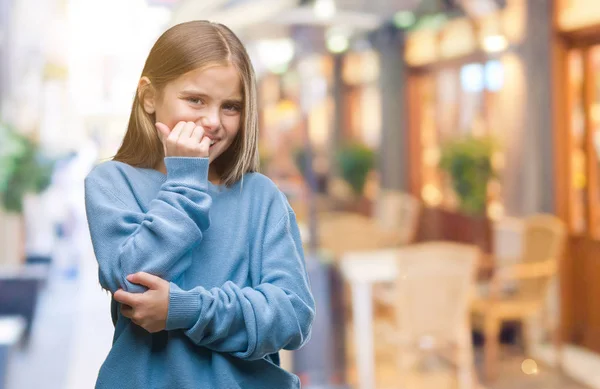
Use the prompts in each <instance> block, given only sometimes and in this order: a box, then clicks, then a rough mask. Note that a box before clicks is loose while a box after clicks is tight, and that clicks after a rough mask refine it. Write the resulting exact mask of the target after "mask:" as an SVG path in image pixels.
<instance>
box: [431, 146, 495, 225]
mask: <svg viewBox="0 0 600 389" xmlns="http://www.w3.org/2000/svg"><path fill="white" fill-rule="evenodd" d="M495 150H496V143H495V142H494V140H493V139H492V138H490V137H474V136H468V137H465V138H461V139H457V140H453V141H451V142H448V143H446V144H444V145H443V146H442V155H441V159H440V165H439V166H440V168H441V169H442V171H444V172H446V173H447V174H448V176H449V178H450V181H451V183H452V188H453V189H454V192H455V193H456V195H457V197H458V201H459V209H460V211H461V212H463V213H465V214H467V215H472V216H484V215H485V213H486V205H487V187H488V183H489V182H490V180H491V179H492V178H494V177H496V175H497V174H496V171H495V170H494V168H493V166H492V156H493V154H494V151H495Z"/></svg>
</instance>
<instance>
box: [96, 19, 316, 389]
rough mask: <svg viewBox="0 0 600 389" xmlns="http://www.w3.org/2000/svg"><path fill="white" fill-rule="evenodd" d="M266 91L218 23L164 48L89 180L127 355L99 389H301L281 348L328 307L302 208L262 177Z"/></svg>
mask: <svg viewBox="0 0 600 389" xmlns="http://www.w3.org/2000/svg"><path fill="white" fill-rule="evenodd" d="M257 138H258V120H257V108H256V86H255V77H254V72H253V69H252V65H251V63H250V60H249V58H248V54H247V53H246V50H245V49H244V46H243V45H242V43H241V42H240V41H239V39H238V38H237V37H236V36H235V35H234V34H233V33H232V32H231V31H230V30H229V29H228V28H227V27H225V26H223V25H220V24H213V23H210V22H204V21H194V22H189V23H184V24H180V25H177V26H175V27H173V28H171V29H169V30H168V31H166V32H165V33H164V34H163V35H162V36H161V37H160V38H159V39H158V41H157V42H156V43H155V45H154V47H153V48H152V50H151V51H150V54H149V56H148V59H147V60H146V64H145V66H144V70H143V72H142V77H141V79H140V81H139V85H138V88H137V93H136V96H135V99H134V102H133V107H132V110H131V116H130V119H129V125H128V128H127V133H126V134H125V138H124V140H123V144H122V145H121V148H120V149H119V151H118V153H117V154H116V156H115V157H114V160H112V161H109V162H105V163H103V164H100V165H99V166H97V167H96V168H95V169H94V170H93V171H92V172H91V173H90V174H89V175H88V177H87V178H86V182H85V188H86V209H87V217H88V223H89V228H90V233H91V237H92V242H93V246H94V252H95V254H96V258H97V261H98V265H99V278H100V284H101V285H102V287H103V288H104V289H106V290H108V291H110V292H111V293H112V294H113V305H112V317H113V322H114V324H115V334H114V338H113V346H112V349H111V351H110V353H109V354H108V357H107V358H106V361H105V362H104V364H103V365H102V367H101V369H100V372H99V375H98V381H97V383H96V388H109V389H114V388H121V389H129V388H136V389H137V388H139V389H151V388H161V389H162V388H165V389H187V388H190V389H193V388H204V389H234V388H244V389H252V388H260V389H285V388H298V387H299V386H300V383H299V379H298V377H296V376H295V375H293V374H290V373H288V372H286V371H284V370H283V369H281V368H280V367H279V366H278V364H279V357H278V351H279V350H281V349H288V350H293V349H298V348H299V347H301V346H302V345H303V344H305V343H306V341H307V340H308V339H309V337H310V330H311V325H312V321H313V317H314V314H315V305H314V301H313V298H312V295H311V292H310V289H309V282H308V279H307V274H306V269H305V263H304V257H303V251H302V244H301V241H300V235H299V232H298V227H297V224H296V220H295V216H294V212H293V211H292V209H291V208H290V206H289V204H288V202H287V200H286V198H285V197H284V196H283V194H282V193H281V192H280V191H279V190H278V189H277V187H276V186H275V185H274V184H273V182H272V181H271V180H269V179H268V178H267V177H265V176H263V175H261V174H259V173H256V170H257V167H258V147H257Z"/></svg>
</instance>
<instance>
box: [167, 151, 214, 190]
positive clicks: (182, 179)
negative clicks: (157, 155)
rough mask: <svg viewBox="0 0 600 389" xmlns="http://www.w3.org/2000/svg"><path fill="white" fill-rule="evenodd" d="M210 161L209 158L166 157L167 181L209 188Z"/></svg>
mask: <svg viewBox="0 0 600 389" xmlns="http://www.w3.org/2000/svg"><path fill="white" fill-rule="evenodd" d="M208 162H209V159H208V158H193V157H167V158H165V166H166V168H167V181H170V183H172V184H180V185H183V186H188V187H194V188H199V189H206V188H208V165H209V163H208Z"/></svg>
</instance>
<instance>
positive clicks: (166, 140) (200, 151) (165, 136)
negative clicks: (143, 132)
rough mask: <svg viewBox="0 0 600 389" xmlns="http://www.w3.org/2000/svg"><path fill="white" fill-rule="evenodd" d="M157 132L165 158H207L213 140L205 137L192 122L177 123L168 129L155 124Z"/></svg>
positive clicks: (163, 125) (160, 124) (199, 128)
mask: <svg viewBox="0 0 600 389" xmlns="http://www.w3.org/2000/svg"><path fill="white" fill-rule="evenodd" d="M156 129H157V130H158V132H159V134H160V137H161V140H162V143H163V146H164V151H165V157H197V158H208V157H209V153H210V147H211V146H212V145H213V144H214V143H215V141H214V140H212V139H210V138H209V137H208V136H205V132H204V128H202V126H198V125H197V124H196V123H194V122H179V123H177V124H176V125H175V127H173V129H172V130H171V129H169V127H168V126H167V125H165V124H163V123H160V122H157V123H156Z"/></svg>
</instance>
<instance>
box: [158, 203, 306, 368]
mask: <svg viewBox="0 0 600 389" xmlns="http://www.w3.org/2000/svg"><path fill="white" fill-rule="evenodd" d="M300 242H301V241H300V234H299V231H298V227H297V224H296V221H295V217H294V214H293V212H286V215H284V217H283V218H282V219H281V220H280V221H279V223H277V225H275V226H273V228H272V229H270V231H269V232H268V233H267V236H266V238H265V240H264V242H263V258H262V273H261V283H260V284H259V285H258V286H256V287H255V288H250V287H246V288H240V287H238V286H237V285H236V284H234V283H233V282H230V281H228V282H226V283H225V284H224V285H223V286H222V287H220V288H213V289H210V290H206V289H205V288H203V287H201V286H198V287H196V288H194V289H191V290H187V291H186V290H181V289H180V288H179V287H178V286H177V285H176V284H174V283H171V285H170V296H169V313H168V317H167V330H173V329H183V330H184V332H185V334H186V335H187V336H188V337H189V338H190V339H191V340H192V341H193V342H194V343H195V344H197V345H199V346H203V347H207V348H209V349H211V350H214V351H218V352H227V353H231V354H232V355H234V356H236V357H238V358H241V359H249V360H252V359H260V358H263V357H264V356H266V355H268V354H272V353H275V352H278V351H279V350H281V349H289V350H294V349H298V348H300V347H301V346H302V345H303V344H305V343H306V342H307V341H308V339H309V338H310V331H311V327H312V322H313V317H314V315H315V303H314V300H313V297H312V294H311V292H310V287H309V281H308V275H307V273H306V267H305V264H304V258H303V252H302V245H301V243H300Z"/></svg>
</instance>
